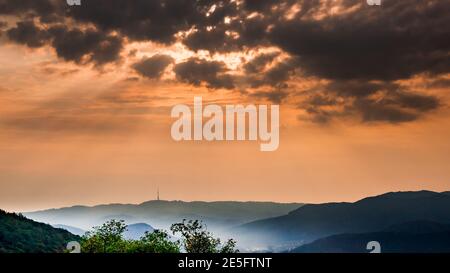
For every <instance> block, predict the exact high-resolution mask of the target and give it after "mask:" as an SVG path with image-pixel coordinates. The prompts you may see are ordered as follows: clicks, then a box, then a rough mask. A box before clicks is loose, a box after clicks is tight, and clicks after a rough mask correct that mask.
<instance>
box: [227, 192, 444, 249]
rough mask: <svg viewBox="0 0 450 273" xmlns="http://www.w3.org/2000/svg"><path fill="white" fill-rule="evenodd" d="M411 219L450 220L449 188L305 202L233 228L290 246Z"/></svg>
mask: <svg viewBox="0 0 450 273" xmlns="http://www.w3.org/2000/svg"><path fill="white" fill-rule="evenodd" d="M412 221H433V222H438V223H442V224H450V194H449V192H445V193H438V192H431V191H418V192H391V193H386V194H382V195H379V196H374V197H369V198H364V199H362V200H359V201H357V202H354V203H325V204H308V205H304V206H302V207H300V208H299V209H296V210H293V211H292V212H290V213H288V214H287V215H284V216H279V217H274V218H269V219H264V220H258V221H254V222H251V223H248V224H245V225H242V226H240V227H238V228H236V229H235V230H234V232H235V233H236V234H239V236H240V237H242V238H246V240H249V241H252V242H254V241H256V240H257V238H259V243H260V244H261V245H271V246H277V247H280V246H282V247H285V248H290V247H292V246H295V245H297V246H298V245H301V244H306V243H310V242H312V241H314V240H317V239H319V238H323V237H326V236H331V235H336V234H348V233H351V234H354V233H368V232H378V231H380V230H385V229H388V228H390V227H392V226H394V225H397V224H402V223H406V222H412ZM369 237H370V236H369Z"/></svg>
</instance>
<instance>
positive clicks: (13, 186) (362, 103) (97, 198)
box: [0, 0, 450, 211]
mask: <svg viewBox="0 0 450 273" xmlns="http://www.w3.org/2000/svg"><path fill="white" fill-rule="evenodd" d="M81 2H82V3H81V6H68V5H67V4H66V1H62V0H0V208H2V209H7V210H12V211H29V210H36V209H43V208H51V207H62V206H71V205H77V204H83V205H95V204H102V203H140V202H143V201H146V200H151V199H155V198H156V191H157V188H158V187H159V190H160V195H161V198H162V199H167V200H205V201H214V200H239V201H249V200H252V201H276V202H308V203H310V202H312V203H321V202H329V201H355V200H358V199H360V198H363V197H366V196H370V195H376V194H380V193H384V192H388V191H406V190H422V189H426V190H434V191H446V190H449V189H450V163H449V162H450V143H449V141H448V139H450V109H449V102H450V94H449V92H448V91H449V90H450V27H449V26H450V17H449V16H448V14H449V13H450V2H449V1H442V0H439V1H434V0H403V1H395V0H383V1H382V5H381V6H369V5H367V3H366V1H360V0H335V1H332V0H222V1H213V0H161V1H152V0H136V1H127V0H82V1H81ZM194 96H202V97H203V103H204V104H218V105H221V106H222V105H226V104H243V105H247V104H257V105H258V104H264V105H270V104H276V105H280V146H279V148H278V150H276V151H274V152H261V151H260V149H259V144H258V143H256V142H252V141H239V142H238V141H234V142H233V141H213V142H206V141H199V142H193V141H191V142H187V141H185V142H183V141H182V142H176V141H174V140H173V139H172V138H171V135H170V128H171V125H172V123H173V122H174V121H175V120H174V119H173V118H171V116H170V111H171V109H172V107H173V106H175V105H177V104H186V105H192V103H193V99H194Z"/></svg>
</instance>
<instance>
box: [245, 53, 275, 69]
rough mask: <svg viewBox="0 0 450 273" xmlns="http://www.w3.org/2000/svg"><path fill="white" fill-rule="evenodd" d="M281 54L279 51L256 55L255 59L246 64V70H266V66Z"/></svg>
mask: <svg viewBox="0 0 450 273" xmlns="http://www.w3.org/2000/svg"><path fill="white" fill-rule="evenodd" d="M278 55H280V53H279V52H271V53H262V54H259V55H258V56H256V57H255V58H254V59H252V60H251V61H249V62H248V63H246V64H245V65H244V71H245V72H246V73H258V72H261V71H263V70H264V68H265V67H266V66H267V65H268V64H270V63H272V61H273V60H274V59H275V58H276V57H278Z"/></svg>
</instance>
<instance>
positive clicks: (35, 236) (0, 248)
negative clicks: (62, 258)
mask: <svg viewBox="0 0 450 273" xmlns="http://www.w3.org/2000/svg"><path fill="white" fill-rule="evenodd" d="M77 240H79V237H78V236H76V235H73V234H71V233H70V232H68V231H66V230H63V229H59V228H54V227H52V226H50V225H47V224H43V223H38V222H35V221H33V220H30V219H27V218H25V217H24V216H22V215H18V214H15V213H7V212H5V211H3V210H0V253H47V252H48V253H53V252H63V251H64V250H65V248H66V245H67V243H68V242H70V241H77Z"/></svg>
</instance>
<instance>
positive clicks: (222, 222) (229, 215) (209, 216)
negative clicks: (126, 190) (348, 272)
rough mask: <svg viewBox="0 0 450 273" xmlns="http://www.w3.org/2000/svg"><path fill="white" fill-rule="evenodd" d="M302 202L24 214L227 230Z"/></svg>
mask: <svg viewBox="0 0 450 273" xmlns="http://www.w3.org/2000/svg"><path fill="white" fill-rule="evenodd" d="M301 205H302V204H299V203H291V204H280V203H273V202H183V201H163V200H161V201H156V200H155V201H149V202H144V203H142V204H138V205H133V204H109V205H98V206H93V207H86V206H74V207H67V208H60V209H50V210H43V211H36V212H29V213H24V215H25V216H27V217H29V218H31V219H34V220H36V221H39V222H45V223H50V224H64V225H69V226H73V227H78V228H82V229H86V230H87V229H90V228H92V227H93V226H98V225H101V224H102V223H104V222H105V221H107V220H110V219H122V220H125V221H126V223H140V222H143V223H149V224H151V225H152V226H153V227H155V228H158V229H168V228H169V227H170V225H171V224H173V223H175V222H179V221H182V220H183V219H198V220H203V221H204V223H205V224H206V225H207V226H208V229H210V230H211V231H216V232H218V231H223V230H225V229H227V228H229V227H232V226H235V225H240V224H243V223H247V222H250V221H254V220H257V219H264V218H268V217H274V216H279V215H284V214H286V213H288V212H289V211H292V210H294V209H297V208H299V207H300V206H301Z"/></svg>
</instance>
